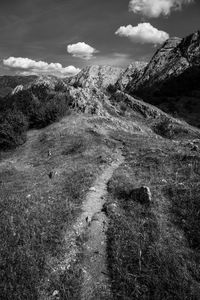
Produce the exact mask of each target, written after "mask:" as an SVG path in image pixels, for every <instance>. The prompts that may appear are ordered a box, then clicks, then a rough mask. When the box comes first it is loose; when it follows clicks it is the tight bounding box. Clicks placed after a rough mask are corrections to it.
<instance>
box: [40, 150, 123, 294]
mask: <svg viewBox="0 0 200 300" xmlns="http://www.w3.org/2000/svg"><path fill="white" fill-rule="evenodd" d="M123 161H124V157H123V156H122V151H121V149H120V148H118V149H117V150H116V151H115V152H114V153H113V162H112V163H110V164H109V165H108V166H107V167H106V168H105V169H104V170H103V172H102V174H101V175H100V176H99V177H98V178H97V179H96V180H95V182H94V183H93V185H92V186H91V187H90V190H89V191H88V193H87V194H86V197H85V200H84V201H83V204H82V213H81V215H80V216H79V217H78V219H77V220H76V223H75V224H74V225H73V226H72V228H71V229H70V230H67V232H66V234H65V243H64V244H65V246H64V248H65V249H64V252H65V255H64V256H63V257H62V259H61V260H59V261H57V260H56V261H55V262H52V264H51V263H49V265H51V269H52V273H54V274H56V273H58V274H62V273H63V274H64V273H65V272H66V271H67V270H69V269H71V268H73V263H74V262H76V260H77V254H78V253H80V251H81V257H82V259H81V266H80V269H81V270H82V272H83V281H82V285H81V291H80V295H81V298H80V300H86V299H87V300H92V299H94V300H99V299H103V300H106V299H109V300H111V299H112V296H111V292H110V283H109V278H108V270H107V263H106V229H107V221H108V220H107V217H106V215H105V214H104V213H103V212H102V207H103V205H104V203H105V201H106V194H107V183H108V181H109V179H110V178H111V177H112V175H113V173H114V171H115V170H116V169H117V168H118V167H119V166H120V165H121V164H122V163H123ZM77 238H80V244H77ZM80 246H81V248H80ZM46 280H48V278H46ZM57 292H58V291H54V293H53V294H55V293H56V295H57ZM58 295H59V294H58ZM58 295H57V296H56V297H54V296H53V295H52V294H51V295H47V294H46V292H45V291H41V296H40V300H55V299H60V298H59V296H58Z"/></svg>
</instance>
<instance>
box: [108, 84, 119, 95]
mask: <svg viewBox="0 0 200 300" xmlns="http://www.w3.org/2000/svg"><path fill="white" fill-rule="evenodd" d="M107 92H108V93H110V94H115V93H116V92H117V87H116V86H115V85H114V84H109V86H108V87H107Z"/></svg>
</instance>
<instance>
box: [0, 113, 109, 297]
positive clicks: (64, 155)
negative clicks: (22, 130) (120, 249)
mask: <svg viewBox="0 0 200 300" xmlns="http://www.w3.org/2000/svg"><path fill="white" fill-rule="evenodd" d="M90 127H91V125H88V124H87V121H85V120H84V119H83V118H81V117H80V116H78V117H77V116H70V117H68V118H66V119H63V120H62V121H61V122H60V123H57V124H54V125H51V126H50V127H48V128H46V129H45V130H41V131H33V132H30V133H29V139H28V141H27V143H26V144H25V145H23V146H21V147H20V148H18V149H17V150H16V151H15V152H13V153H12V152H10V153H7V154H2V159H3V158H5V160H2V161H1V162H0V163H1V172H0V194H1V199H0V215H1V216H0V227H1V237H0V238H1V246H0V253H1V259H0V265H1V275H0V277H1V280H0V281H1V299H2V300H4V299H8V300H15V299H34V300H36V299H38V297H39V294H41V293H44V294H48V295H52V293H53V292H54V289H55V290H58V291H59V295H60V299H77V298H78V293H79V291H80V288H79V286H80V281H81V276H82V275H81V271H80V266H79V260H80V259H81V257H80V256H79V254H77V261H75V262H74V263H73V264H72V265H71V267H70V268H69V269H65V270H64V271H62V272H60V271H58V272H53V270H52V269H51V267H52V264H51V262H52V261H54V262H57V261H59V260H60V259H62V257H63V255H64V251H65V248H66V246H65V245H64V235H65V234H67V230H68V229H70V227H71V226H72V224H73V222H74V221H75V219H76V216H77V215H78V214H79V212H80V210H81V203H82V200H83V198H84V197H85V193H86V192H87V190H88V188H89V187H90V186H91V184H92V182H93V181H94V179H95V178H96V176H97V175H98V174H99V172H100V171H101V168H102V167H103V163H104V162H102V161H101V160H100V159H99V157H100V155H104V157H105V159H110V157H111V155H112V147H113V146H112V145H110V144H109V145H107V143H106V139H105V138H104V137H103V136H101V135H98V136H96V137H95V138H94V136H93V134H92V130H91V129H90ZM108 146H109V147H110V148H109V147H108ZM49 150H50V152H51V155H50V156H49V155H48V152H49ZM50 172H52V178H49V174H50ZM54 267H56V266H55V264H54ZM46 276H47V277H49V280H50V281H49V283H48V284H46V282H47V281H46V280H45V278H46Z"/></svg>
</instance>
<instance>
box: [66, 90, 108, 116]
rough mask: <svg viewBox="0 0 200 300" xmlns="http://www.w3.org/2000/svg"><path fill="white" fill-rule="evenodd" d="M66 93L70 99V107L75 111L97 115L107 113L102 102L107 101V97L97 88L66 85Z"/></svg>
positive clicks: (106, 114) (105, 114)
mask: <svg viewBox="0 0 200 300" xmlns="http://www.w3.org/2000/svg"><path fill="white" fill-rule="evenodd" d="M68 93H69V95H70V96H71V99H72V101H71V108H72V109H73V110H75V111H76V112H80V113H86V114H95V115H99V116H108V115H109V114H108V112H107V111H106V109H105V108H104V103H106V102H108V99H107V97H106V95H105V94H104V93H102V92H101V91H100V90H99V89H98V90H97V89H95V88H93V89H91V88H90V87H87V88H80V87H77V88H74V87H73V86H70V87H68Z"/></svg>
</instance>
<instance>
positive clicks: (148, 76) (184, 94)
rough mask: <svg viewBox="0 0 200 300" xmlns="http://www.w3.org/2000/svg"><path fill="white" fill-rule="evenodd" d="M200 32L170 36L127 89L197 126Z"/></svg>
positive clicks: (199, 107) (199, 88) (199, 108)
mask: <svg viewBox="0 0 200 300" xmlns="http://www.w3.org/2000/svg"><path fill="white" fill-rule="evenodd" d="M199 50H200V32H199V31H197V32H195V33H194V34H191V35H189V36H187V37H186V38H183V39H180V38H171V39H169V40H167V41H166V42H165V43H164V44H163V45H162V46H161V48H160V49H158V51H157V52H156V53H155V55H154V56H153V58H152V59H151V61H150V62H149V64H148V65H147V67H146V68H145V69H144V72H143V73H142V75H141V76H139V77H136V78H133V79H132V80H131V81H130V82H129V83H128V84H127V86H126V92H128V93H129V94H131V95H136V96H139V97H141V98H142V99H144V100H145V101H147V102H150V103H151V104H154V105H156V106H158V107H160V108H161V109H163V110H165V111H166V112H168V113H171V114H174V115H176V116H178V117H180V118H183V119H185V120H186V121H187V122H189V123H190V124H192V125H194V126H198V127H199V126H200V123H199V116H200V104H199V103H200V101H199V97H200V96H199V95H200V87H199V80H200V51H199Z"/></svg>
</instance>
